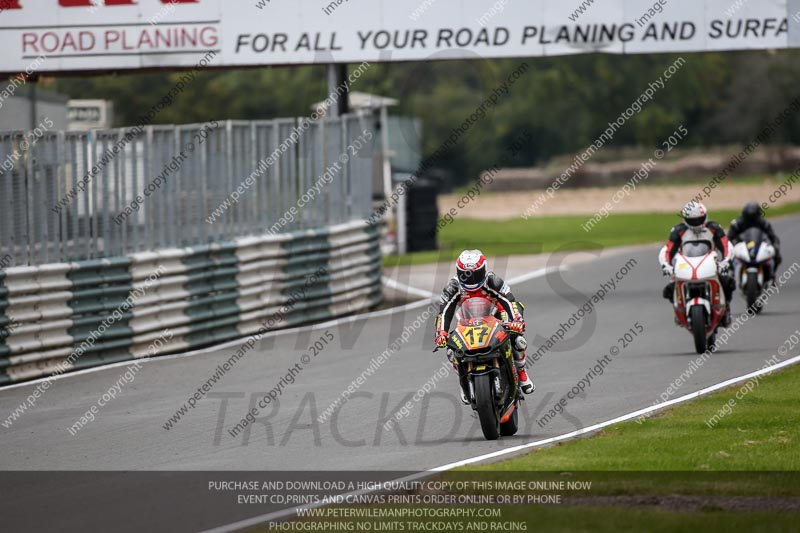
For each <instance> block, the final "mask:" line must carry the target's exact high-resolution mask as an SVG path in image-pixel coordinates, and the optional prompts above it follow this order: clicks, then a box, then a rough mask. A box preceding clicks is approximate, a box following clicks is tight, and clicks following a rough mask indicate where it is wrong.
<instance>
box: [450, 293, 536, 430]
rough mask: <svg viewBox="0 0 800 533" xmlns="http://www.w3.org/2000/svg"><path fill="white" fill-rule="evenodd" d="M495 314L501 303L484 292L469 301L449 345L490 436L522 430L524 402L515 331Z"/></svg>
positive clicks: (461, 378)
mask: <svg viewBox="0 0 800 533" xmlns="http://www.w3.org/2000/svg"><path fill="white" fill-rule="evenodd" d="M495 312H496V306H495V304H494V303H493V302H492V301H491V300H489V299H487V298H484V297H482V296H477V297H471V298H467V299H466V300H464V301H463V302H462V303H461V309H460V311H459V317H458V321H457V324H456V327H455V328H454V329H453V330H452V331H451V332H450V334H449V336H448V339H447V346H446V348H447V350H448V352H449V356H451V357H452V359H453V361H455V363H456V365H457V366H458V375H459V380H460V382H461V386H462V390H463V391H464V393H465V396H466V397H467V401H469V403H470V405H471V406H472V409H473V410H474V411H476V412H477V414H478V420H480V424H481V430H482V431H483V436H484V437H485V438H486V439H487V440H496V439H497V438H498V437H499V436H500V435H503V436H510V435H514V434H515V433H516V432H517V429H518V419H519V413H518V409H519V406H520V401H522V394H521V391H520V387H519V376H518V375H517V369H516V367H515V366H514V361H513V355H512V348H511V335H510V334H509V331H508V330H507V329H506V327H505V324H504V323H503V322H502V321H500V320H499V319H497V318H496V317H495V316H494V315H495ZM437 350H438V348H436V350H434V352H435V351H437Z"/></svg>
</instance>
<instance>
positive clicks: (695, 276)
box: [660, 241, 727, 353]
mask: <svg viewBox="0 0 800 533" xmlns="http://www.w3.org/2000/svg"><path fill="white" fill-rule="evenodd" d="M664 250H665V248H662V250H661V252H660V253H661V254H662V255H663V254H664ZM719 260H720V258H719V256H718V253H717V252H716V251H715V250H714V249H713V248H712V246H711V243H709V242H706V241H692V242H685V243H683V245H682V246H681V251H680V252H679V253H678V254H676V255H675V259H674V261H673V269H674V270H673V272H674V273H673V280H674V281H675V293H674V295H673V300H672V302H673V308H674V311H675V320H676V321H677V323H678V324H679V325H681V326H683V327H684V328H686V329H687V330H689V332H690V333H691V334H692V336H693V337H694V349H695V351H696V352H697V353H703V352H705V351H706V350H707V349H709V347H711V346H713V345H714V342H715V341H716V335H717V329H718V328H719V326H720V324H721V323H722V321H723V319H724V317H725V310H726V306H727V302H726V301H725V293H724V291H723V290H722V284H721V283H720V279H719V274H718V261H719Z"/></svg>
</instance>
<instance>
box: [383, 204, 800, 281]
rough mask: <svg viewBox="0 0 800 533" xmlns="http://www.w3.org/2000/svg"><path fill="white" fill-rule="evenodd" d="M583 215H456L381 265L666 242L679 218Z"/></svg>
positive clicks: (795, 209) (723, 214)
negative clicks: (470, 251) (425, 243)
mask: <svg viewBox="0 0 800 533" xmlns="http://www.w3.org/2000/svg"><path fill="white" fill-rule="evenodd" d="M794 213H800V203H793V204H788V205H785V206H782V207H777V208H772V209H770V210H769V218H774V217H776V216H780V215H788V214H794ZM738 214H739V211H732V210H722V211H714V212H713V213H712V219H713V220H716V221H717V222H719V223H720V224H722V225H723V227H726V228H727V226H728V224H729V223H730V221H731V219H733V218H734V217H735V216H737V215H738ZM589 218H590V217H589V216H587V215H563V216H547V217H533V218H529V219H528V220H525V219H522V218H515V219H510V220H497V221H491V220H475V219H469V218H461V217H457V218H456V219H455V220H454V221H453V222H452V223H451V224H449V225H448V226H446V227H444V228H443V229H442V230H441V231H440V233H439V250H435V251H430V252H414V253H410V254H405V255H401V256H397V255H395V256H388V257H386V258H385V259H384V266H387V267H391V266H396V265H416V264H425V263H435V262H439V261H454V260H455V258H456V257H458V254H459V252H461V250H463V249H465V248H480V249H481V250H482V251H483V253H484V254H486V255H487V256H489V257H497V256H504V255H526V254H538V253H545V252H554V251H572V250H589V249H597V248H608V247H611V246H622V245H628V244H644V243H649V242H657V241H666V240H667V237H668V236H669V230H670V228H671V227H672V226H673V225H675V224H676V223H677V222H679V221H680V218H679V217H678V214H677V213H674V214H671V213H624V214H611V215H609V217H608V218H606V219H604V220H601V221H600V222H599V223H598V224H597V225H595V226H594V227H593V228H592V230H591V231H589V232H585V231H584V230H583V229H582V228H581V224H583V223H585V222H586V221H587V220H588V219H589Z"/></svg>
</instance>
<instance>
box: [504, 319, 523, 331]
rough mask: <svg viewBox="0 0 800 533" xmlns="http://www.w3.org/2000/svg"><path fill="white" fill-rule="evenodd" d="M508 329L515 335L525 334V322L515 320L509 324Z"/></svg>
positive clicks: (507, 324)
mask: <svg viewBox="0 0 800 533" xmlns="http://www.w3.org/2000/svg"><path fill="white" fill-rule="evenodd" d="M506 328H508V329H509V330H510V331H513V332H514V333H520V334H522V333H525V321H524V320H523V319H521V318H519V319H517V320H514V321H513V322H507V323H506Z"/></svg>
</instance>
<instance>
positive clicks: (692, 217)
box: [681, 200, 708, 233]
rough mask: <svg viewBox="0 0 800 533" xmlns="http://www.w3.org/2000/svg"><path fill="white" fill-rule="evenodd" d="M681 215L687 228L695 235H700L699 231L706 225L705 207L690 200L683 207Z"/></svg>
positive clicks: (706, 213) (706, 214) (706, 212)
mask: <svg viewBox="0 0 800 533" xmlns="http://www.w3.org/2000/svg"><path fill="white" fill-rule="evenodd" d="M681 215H683V221H684V222H686V225H687V226H689V227H690V228H691V229H692V231H694V232H695V233H700V231H701V230H702V229H703V228H704V227H705V225H706V219H707V218H708V211H707V210H706V206H704V205H703V204H701V203H700V202H697V201H695V200H692V201H691V202H689V203H688V204H686V205H685V206H683V211H681Z"/></svg>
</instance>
